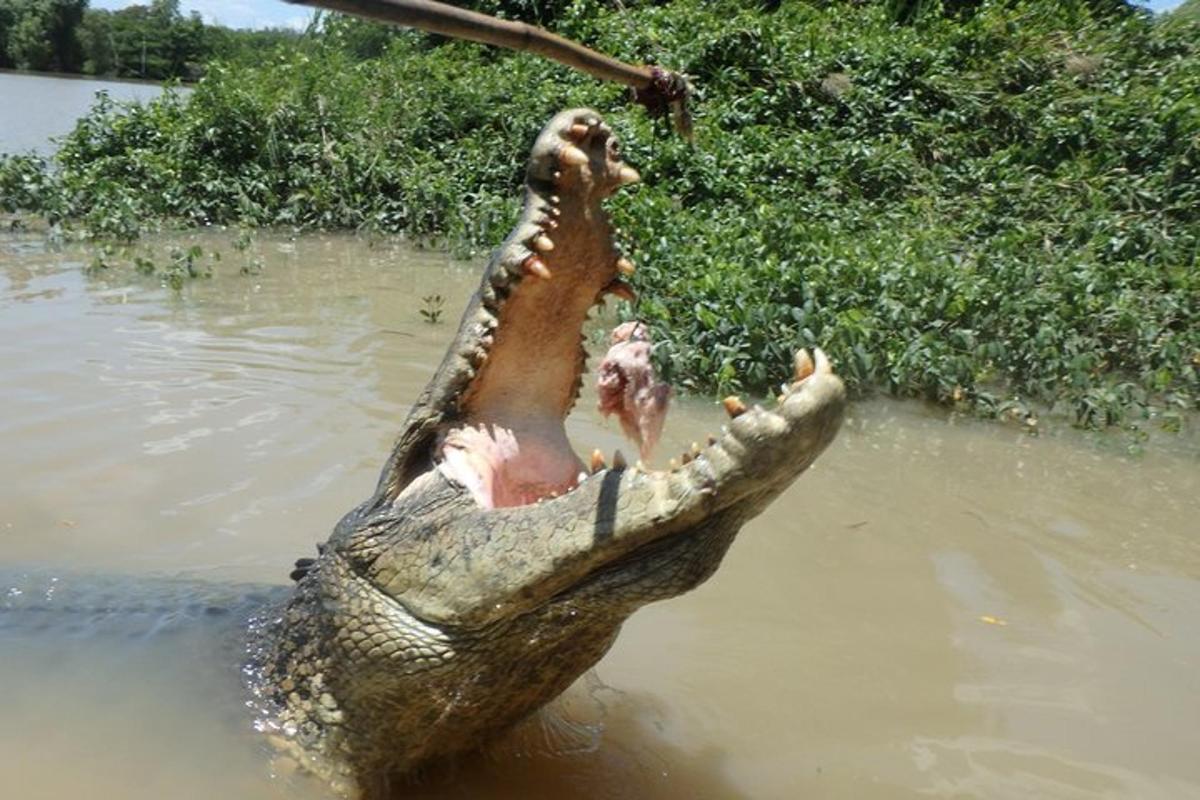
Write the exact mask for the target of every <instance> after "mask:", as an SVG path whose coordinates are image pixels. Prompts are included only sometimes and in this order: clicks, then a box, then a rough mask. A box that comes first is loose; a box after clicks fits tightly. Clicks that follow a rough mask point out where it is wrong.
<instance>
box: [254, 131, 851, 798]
mask: <svg viewBox="0 0 1200 800" xmlns="http://www.w3.org/2000/svg"><path fill="white" fill-rule="evenodd" d="M636 180H637V174H636V172H634V171H632V170H631V169H630V168H628V167H625V166H624V165H623V164H622V162H621V160H620V158H619V154H618V153H617V151H616V146H615V142H614V140H613V139H612V137H611V132H610V131H609V129H608V128H607V126H605V125H604V124H603V123H602V122H600V119H599V115H598V114H596V113H595V112H593V111H589V110H586V109H584V110H575V111H567V112H563V113H562V114H559V115H557V116H556V117H555V118H554V119H553V120H552V121H551V122H550V124H549V125H548V126H547V128H546V129H545V130H544V131H543V132H542V134H541V136H539V138H538V140H537V142H536V143H535V145H534V148H533V153H532V156H531V159H530V162H529V168H528V173H527V181H526V198H525V205H524V210H523V212H522V214H521V218H520V221H519V222H518V224H517V227H516V229H515V230H514V231H513V233H512V234H511V235H510V236H509V237H508V239H507V240H506V241H505V243H504V244H503V246H502V247H501V248H500V250H499V251H498V252H497V253H496V255H495V257H494V258H493V259H492V261H491V263H490V264H489V265H488V267H487V270H486V271H485V273H484V276H483V282H482V285H481V287H480V289H479V292H478V293H477V294H476V295H475V297H474V299H473V300H472V301H471V303H470V305H469V306H468V308H467V310H466V313H465V314H464V316H463V319H462V323H461V325H460V327H459V331H458V335H457V337H456V338H455V340H454V342H453V343H452V344H451V346H450V349H449V351H448V353H447V355H446V357H445V360H444V361H443V363H442V365H441V367H440V368H439V369H438V371H437V374H436V375H435V376H434V378H433V380H432V381H431V382H430V384H429V386H428V387H427V388H426V390H425V392H424V393H423V394H422V395H421V398H420V399H419V400H418V402H417V404H416V406H415V407H414V408H413V410H412V412H411V413H410V415H409V417H408V420H407V423H406V424H405V427H404V430H403V432H402V433H401V435H400V438H399V440H398V442H397V444H396V446H395V449H394V450H393V452H392V455H391V457H390V458H389V460H388V463H387V465H386V466H385V468H384V470H383V475H382V477H381V479H380V482H379V485H378V487H377V489H376V492H375V495H374V496H373V497H372V498H371V499H370V500H368V501H367V502H366V503H364V504H362V505H361V506H359V507H358V508H357V509H355V510H354V511H352V512H350V513H349V514H348V515H347V516H346V517H345V518H344V519H343V520H342V521H341V522H340V523H339V524H338V526H337V528H336V529H335V530H334V533H333V535H332V536H331V538H330V539H329V541H328V542H327V544H326V545H325V546H324V547H323V548H322V551H321V555H320V557H319V558H317V559H316V560H315V562H314V563H310V564H309V563H306V564H304V565H303V567H302V569H300V570H299V571H298V574H299V584H298V586H297V588H296V591H295V594H294V596H293V598H292V599H291V601H290V602H289V603H288V605H287V607H286V608H285V610H284V611H283V612H282V614H281V616H280V618H279V620H278V621H276V622H275V623H273V624H272V625H269V626H268V627H267V630H266V631H265V632H264V637H265V638H264V640H263V641H264V642H266V646H265V647H264V651H263V657H262V661H261V663H260V664H258V665H257V669H258V673H259V675H258V685H259V687H260V691H261V692H262V694H263V695H264V696H265V697H266V699H268V700H269V701H270V702H271V704H272V705H273V707H274V709H275V712H276V715H277V716H276V719H275V720H274V723H275V725H276V726H277V730H278V731H279V732H280V739H281V740H282V742H283V744H284V745H285V746H288V747H290V748H292V749H294V750H301V749H302V750H304V751H305V752H307V753H316V754H319V755H320V756H321V757H322V759H321V760H322V762H323V763H332V764H340V765H343V767H344V768H345V770H346V771H347V772H348V774H349V775H350V776H351V777H352V780H353V781H354V782H355V783H357V785H358V787H359V789H360V790H362V791H363V792H364V793H365V794H368V795H375V794H380V793H382V791H383V789H384V788H386V787H387V786H388V784H389V782H391V781H392V780H393V779H395V778H397V777H399V776H402V775H404V774H405V773H408V772H410V771H412V770H413V769H415V768H418V767H420V766H422V765H424V764H427V763H431V762H435V761H438V760H441V759H443V758H446V757H448V756H452V755H455V754H458V753H462V752H464V751H468V750H471V749H474V748H476V747H478V746H479V745H480V744H481V743H483V742H484V741H485V740H487V739H488V738H489V737H491V736H494V735H496V734H498V733H500V732H502V731H504V730H505V729H507V728H509V727H510V726H512V725H513V724H514V723H516V722H518V721H520V720H521V719H522V718H524V717H526V716H527V715H529V714H530V713H532V712H533V711H535V710H536V709H538V708H539V707H540V706H542V705H544V704H545V703H546V702H548V701H549V700H551V699H553V698H554V697H555V696H556V695H558V694H559V693H561V692H562V691H563V690H564V689H565V688H566V687H567V686H568V685H570V683H571V682H572V681H574V680H575V679H576V678H577V677H578V676H579V675H580V674H582V673H583V672H584V671H586V670H587V669H588V668H589V667H591V666H592V665H593V664H595V663H596V661H598V660H599V659H600V658H601V656H603V655H604V653H605V652H606V651H607V650H608V648H609V646H610V645H611V644H612V642H613V640H614V639H615V637H616V635H617V632H618V631H619V629H620V626H621V623H622V622H623V621H624V620H625V618H626V617H628V616H629V615H630V614H631V613H632V612H633V611H634V610H636V609H637V608H638V607H640V606H642V605H645V604H646V603H650V602H653V601H655V600H660V599H664V598H668V597H673V596H675V595H678V594H681V593H683V592H686V591H688V590H689V589H691V588H693V587H695V586H697V585H698V584H700V583H701V582H703V581H704V580H705V579H706V578H707V577H708V576H709V575H711V574H712V573H713V571H714V570H715V569H716V568H717V566H718V565H719V563H720V561H721V558H722V556H723V555H724V553H725V551H726V549H727V548H728V547H729V545H730V543H731V542H732V541H733V538H734V536H735V535H736V534H737V532H738V530H739V529H740V527H741V526H742V525H743V524H744V523H745V522H746V521H747V520H748V519H750V518H751V517H753V516H755V515H756V514H758V513H759V512H760V511H762V509H763V508H764V507H765V506H766V505H767V504H768V503H769V502H770V501H771V499H773V498H774V497H775V496H776V495H778V494H779V493H780V492H781V491H783V490H784V489H785V488H786V487H787V486H788V485H789V484H790V483H791V482H792V480H794V479H795V478H796V477H797V476H798V475H799V474H800V473H801V472H803V471H804V470H805V469H806V468H807V467H808V466H809V464H811V463H812V462H813V460H814V459H815V458H816V457H817V455H818V454H819V453H820V452H821V451H822V450H823V449H824V448H825V446H826V445H828V444H829V442H830V441H831V440H832V439H833V437H834V435H835V433H836V432H837V429H838V426H839V425H840V423H841V419H842V414H843V409H844V402H845V401H844V392H843V388H842V384H841V382H840V381H839V380H838V379H837V378H836V377H835V376H834V375H833V374H832V371H831V370H830V369H829V366H828V363H827V362H825V361H824V358H823V357H822V356H820V354H819V353H818V358H817V363H816V365H815V371H814V370H813V367H812V365H811V364H808V365H803V366H802V365H801V362H800V360H798V362H797V364H798V365H797V380H796V382H795V383H794V384H793V385H792V386H791V387H790V389H789V390H788V391H787V392H786V393H785V395H784V396H783V398H781V400H780V402H779V404H778V406H777V407H775V408H774V409H772V410H763V409H760V408H757V407H756V408H754V409H752V410H749V411H746V412H745V413H741V414H739V415H738V416H737V417H736V418H735V419H733V420H732V421H731V422H730V424H729V426H728V429H727V431H726V432H725V433H724V434H723V435H722V436H720V437H719V438H718V439H716V440H714V441H713V442H712V443H710V444H709V446H707V447H705V448H703V449H701V450H700V451H699V452H698V453H695V454H689V455H688V456H687V463H685V464H684V465H682V466H680V467H676V468H674V469H672V470H669V471H663V472H649V471H643V470H639V469H637V468H630V467H626V466H625V465H623V464H619V463H614V466H613V467H612V468H598V469H596V470H594V471H593V472H592V473H591V474H590V475H588V477H587V478H586V479H585V480H583V481H582V482H581V483H580V484H579V485H578V487H577V488H574V489H573V490H571V491H569V492H567V493H566V494H563V495H562V496H559V497H555V498H547V499H545V500H542V501H539V502H537V503H535V504H531V505H522V506H515V507H508V508H496V509H484V508H481V507H479V506H478V505H477V504H476V502H475V501H474V499H473V498H472V497H471V495H470V494H469V493H468V491H467V490H466V489H465V488H464V487H463V486H461V485H459V484H458V483H457V482H455V481H454V480H453V479H452V478H450V477H447V474H446V473H445V472H443V471H442V470H440V469H438V468H437V462H438V461H439V457H440V442H441V439H442V437H444V435H445V434H446V432H447V431H448V430H450V429H451V428H453V427H454V426H456V425H462V424H464V423H469V424H475V425H478V424H481V423H486V424H494V425H503V426H505V427H507V428H510V429H511V430H513V431H515V432H516V433H517V435H518V438H520V439H521V440H522V441H533V438H529V439H525V438H524V437H526V436H529V437H536V439H537V440H538V441H540V442H552V443H555V444H559V443H561V444H562V446H563V447H564V448H568V447H569V444H568V443H567V442H566V435H565V432H564V430H563V419H564V418H565V417H566V415H567V413H568V412H569V411H570V409H571V406H572V405H573V404H574V401H575V398H576V396H577V394H578V388H579V384H580V380H581V375H582V370H583V365H584V358H585V354H584V353H583V351H582V347H581V340H580V329H581V327H582V325H583V323H584V321H585V320H586V317H587V314H588V312H589V310H590V309H591V308H592V306H593V305H595V303H596V302H597V301H598V299H599V298H601V297H602V296H603V295H604V294H605V293H608V292H611V293H616V294H619V295H624V294H626V293H627V292H628V287H626V286H625V285H624V284H623V283H622V282H621V281H620V273H622V272H629V271H631V266H630V265H629V264H628V262H626V261H624V260H623V259H620V257H619V254H618V253H617V251H616V250H615V249H614V247H613V244H612V237H611V231H610V227H609V224H608V221H607V218H606V216H605V214H604V212H603V211H602V210H601V205H600V204H601V200H602V199H603V198H604V197H606V196H608V195H609V194H611V193H612V192H613V191H615V190H616V189H617V188H619V187H620V186H621V185H623V184H625V183H632V182H634V181H636ZM541 237H545V238H541ZM547 244H550V245H551V246H550V247H548V246H547ZM547 275H549V276H550V277H547ZM808 373H811V374H808ZM565 452H568V453H569V451H565ZM568 460H569V463H568V465H567V466H568V468H570V469H578V470H584V467H583V464H582V463H581V462H579V461H578V459H576V458H575V457H574V456H573V455H568Z"/></svg>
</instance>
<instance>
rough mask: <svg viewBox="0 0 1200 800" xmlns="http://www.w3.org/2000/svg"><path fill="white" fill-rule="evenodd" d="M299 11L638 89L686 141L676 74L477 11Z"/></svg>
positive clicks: (341, 1)
mask: <svg viewBox="0 0 1200 800" xmlns="http://www.w3.org/2000/svg"><path fill="white" fill-rule="evenodd" d="M287 2H289V3H295V4H297V5H306V6H312V7H314V8H326V9H331V10H333V11H342V12H344V13H346V14H353V15H354V16H356V17H365V18H367V19H374V20H379V21H381V22H390V23H392V24H393V25H402V26H404V27H407V28H419V29H421V30H424V31H429V32H431V33H440V34H442V35H443V36H451V37H454V38H456V39H468V40H470V41H473V42H481V43H483V44H490V45H495V46H497V47H507V48H508V49H510V50H518V51H521V52H527V53H536V54H537V55H540V56H545V57H546V58H550V59H553V60H555V61H558V62H560V63H562V64H565V65H567V66H568V67H572V68H574V69H577V70H579V71H580V72H585V73H587V74H588V75H591V76H593V77H596V78H599V79H601V80H606V81H615V82H616V83H623V84H625V85H626V86H630V87H632V88H633V89H634V97H635V99H636V100H637V102H639V103H641V104H642V105H644V106H646V108H647V109H648V110H649V111H650V113H651V114H653V115H662V114H666V113H667V112H668V111H669V112H671V113H672V115H673V116H674V117H675V124H676V127H677V128H679V129H680V132H681V133H683V134H684V135H687V132H688V130H689V129H690V120H689V119H688V117H687V96H688V93H689V87H688V83H687V80H686V79H685V78H684V77H683V76H682V75H679V74H678V73H674V72H668V71H667V70H664V69H660V68H658V67H651V66H643V67H639V66H634V65H632V64H626V63H625V62H624V61H618V60H617V59H615V58H611V57H609V56H606V55H604V54H603V53H598V52H596V51H595V50H592V49H591V48H588V47H584V46H583V45H581V44H579V43H577V42H573V41H571V40H570V39H564V38H563V37H561V36H558V35H556V34H553V33H550V32H549V31H547V30H543V29H542V28H538V27H535V26H533V25H529V24H527V23H524V22H513V21H510V20H503V19H496V18H495V17H489V16H488V15H486V14H480V13H478V12H476V11H468V10H467V9H465V8H457V7H455V6H451V5H447V4H445V3H437V2H433V1H432V0H287Z"/></svg>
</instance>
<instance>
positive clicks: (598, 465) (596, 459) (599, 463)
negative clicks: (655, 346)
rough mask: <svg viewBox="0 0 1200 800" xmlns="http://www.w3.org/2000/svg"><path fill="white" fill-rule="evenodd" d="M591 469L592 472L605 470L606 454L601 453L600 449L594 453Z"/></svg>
mask: <svg viewBox="0 0 1200 800" xmlns="http://www.w3.org/2000/svg"><path fill="white" fill-rule="evenodd" d="M591 467H592V472H599V471H600V470H602V469H604V453H601V452H600V450H599V449H596V450H593V451H592V463H591Z"/></svg>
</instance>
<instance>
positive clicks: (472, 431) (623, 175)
mask: <svg viewBox="0 0 1200 800" xmlns="http://www.w3.org/2000/svg"><path fill="white" fill-rule="evenodd" d="M639 180H640V177H639V175H638V173H637V171H636V170H634V169H633V168H632V167H629V166H628V165H626V164H625V163H624V162H623V160H622V158H621V155H620V150H619V148H618V146H617V142H616V139H615V138H614V137H613V135H612V131H611V129H610V128H609V127H608V126H607V125H606V124H604V123H603V122H602V121H601V120H600V117H599V115H597V114H596V113H595V112H591V111H588V110H576V111H567V112H563V113H562V114H559V115H558V116H557V117H555V118H554V120H552V121H551V123H550V124H549V125H548V126H547V128H546V129H545V130H544V131H543V132H542V134H541V136H540V137H539V138H538V140H537V142H536V143H535V145H534V148H533V153H532V157H531V159H530V164H529V169H528V173H527V178H526V197H525V203H524V209H523V212H522V215H521V220H520V222H519V223H518V224H517V226H516V228H515V229H514V231H513V233H512V234H511V235H510V236H509V238H508V239H507V240H506V242H505V243H504V245H503V246H502V248H501V250H500V251H499V252H498V253H497V255H496V256H495V258H494V259H493V261H492V263H491V264H490V265H489V267H488V269H487V272H486V273H485V275H484V280H483V285H482V287H481V290H480V292H479V294H478V295H477V297H476V298H475V300H474V302H473V303H472V305H471V306H470V307H468V309H467V312H466V315H465V316H464V319H463V322H462V326H461V328H460V330H459V337H458V340H457V341H456V343H455V345H454V346H452V347H451V351H450V353H449V354H448V356H447V361H446V363H444V364H443V368H442V371H443V372H446V371H448V370H449V371H450V372H451V373H453V374H451V376H450V378H449V379H448V380H447V381H446V382H447V383H448V386H447V389H448V390H449V391H448V393H447V394H448V396H445V397H443V398H441V399H440V400H441V402H442V403H443V404H444V405H445V406H446V408H445V409H443V413H442V415H441V416H440V424H438V426H437V432H436V435H435V436H431V437H430V439H429V442H430V445H431V452H430V453H429V460H430V461H431V462H432V464H431V466H434V467H436V468H437V469H438V470H440V471H441V473H442V474H443V475H444V476H445V477H447V478H448V479H450V480H451V481H452V482H454V483H456V484H458V485H460V486H462V487H463V488H464V489H466V490H467V491H468V492H469V493H470V495H471V496H472V497H473V498H474V500H475V502H476V504H477V505H478V506H479V507H481V508H486V509H493V508H505V507H512V506H522V505H529V504H534V503H538V502H540V501H543V500H546V499H549V498H554V497H558V496H562V495H565V494H569V493H570V492H572V491H573V490H575V489H576V488H577V487H579V486H580V485H582V484H583V483H584V482H586V481H587V480H588V479H589V478H591V477H592V476H593V475H597V474H599V473H603V472H605V471H607V470H610V469H613V470H620V469H624V468H625V467H626V466H627V465H626V464H625V462H624V457H623V456H622V455H620V452H619V451H618V452H617V453H616V454H614V456H613V458H612V461H611V466H609V462H608V460H607V459H606V458H605V456H604V454H602V453H601V452H600V451H599V450H593V451H592V452H591V454H590V456H589V457H588V459H587V461H584V460H583V459H581V458H580V457H579V455H577V453H576V451H575V449H574V448H573V447H572V445H571V443H570V442H569V440H568V438H567V435H566V430H565V427H564V422H565V420H566V417H567V415H568V414H569V413H570V411H571V409H572V407H573V406H574V404H575V402H576V400H577V398H578V396H579V390H580V387H581V386H582V381H583V376H584V371H585V365H586V361H587V353H586V351H585V349H584V347H583V336H582V333H581V331H582V329H583V326H584V324H585V323H586V321H587V319H588V315H589V313H590V312H591V311H592V310H593V308H594V307H596V306H598V305H600V304H602V303H603V302H604V300H605V299H606V298H607V297H608V296H610V295H611V296H616V297H618V298H622V299H625V300H632V299H633V297H634V295H633V290H632V288H631V287H630V286H629V284H627V283H626V282H625V280H624V279H625V278H626V277H628V276H629V275H631V274H633V272H634V266H633V264H632V263H631V262H630V261H629V260H628V259H626V258H624V257H623V256H622V255H621V254H620V252H619V251H618V250H617V248H616V247H615V245H614V243H613V239H612V229H611V226H610V224H609V222H608V218H607V216H606V214H605V213H604V211H603V210H602V208H601V201H603V200H604V198H606V197H608V196H610V195H612V194H613V193H614V192H616V191H617V190H618V189H620V188H621V187H623V186H628V185H631V184H635V183H637V182H638V181H639ZM610 344H611V347H610V349H609V350H608V352H607V354H606V355H605V357H604V358H603V359H602V360H601V361H600V363H599V365H598V367H597V370H596V378H597V393H598V396H599V398H600V410H601V412H602V413H604V414H605V415H609V414H611V415H615V416H617V418H618V420H619V421H620V424H621V427H622V429H623V431H624V432H625V433H626V435H627V436H628V437H629V438H630V439H631V441H632V443H633V445H634V447H635V448H636V449H637V450H638V451H639V453H640V455H642V456H643V457H647V456H648V455H649V452H650V450H651V448H653V446H654V444H655V442H656V441H657V439H658V437H659V434H660V433H661V430H662V426H663V421H664V419H665V416H666V410H667V405H668V401H669V397H670V389H669V388H668V387H667V386H665V385H664V384H662V383H660V382H658V380H657V378H656V377H655V375H654V370H653V367H652V365H651V361H650V353H651V343H650V341H649V336H648V332H647V329H646V328H645V326H643V325H640V324H639V323H626V324H624V325H621V326H619V327H618V328H617V329H616V330H615V331H614V332H613V334H612V338H611V341H610ZM829 371H830V370H829V365H828V362H827V361H826V360H825V359H824V356H823V355H821V354H820V352H819V351H818V352H817V356H816V359H815V361H814V359H812V358H810V357H809V356H808V354H807V353H805V352H804V351H801V352H800V353H798V354H797V361H796V369H795V375H794V381H793V382H792V383H791V384H790V385H789V386H786V387H785V388H784V394H785V396H786V395H787V394H788V393H789V392H792V391H795V390H796V389H797V388H799V387H800V385H801V384H802V383H803V382H804V381H805V380H807V379H808V378H809V377H810V376H811V375H813V374H815V373H828V372H829ZM725 407H726V411H727V412H728V414H729V416H730V417H732V418H735V419H736V418H737V417H739V416H740V415H741V414H742V413H743V412H745V411H746V408H745V406H744V405H743V404H742V403H741V401H740V400H738V399H737V398H727V400H726V402H725ZM756 411H759V412H761V409H756ZM762 413H769V412H762ZM714 447H718V448H719V447H721V442H720V441H719V440H718V439H715V438H711V437H710V439H709V442H708V443H707V445H706V446H704V447H702V446H700V445H699V444H696V445H694V446H693V448H692V449H691V450H689V451H688V452H685V453H683V454H681V456H680V457H679V458H678V460H676V459H672V460H671V462H670V466H669V467H668V469H667V470H664V472H671V471H673V470H677V469H680V468H682V467H685V466H686V465H687V464H689V463H690V462H691V461H693V460H695V459H697V458H703V457H704V456H705V455H706V450H708V449H710V448H714ZM427 463H428V462H427ZM639 466H640V464H639ZM397 488H400V487H397Z"/></svg>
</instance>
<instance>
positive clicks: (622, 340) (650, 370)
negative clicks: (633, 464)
mask: <svg viewBox="0 0 1200 800" xmlns="http://www.w3.org/2000/svg"><path fill="white" fill-rule="evenodd" d="M610 341H611V342H612V346H611V347H610V348H609V349H608V352H607V353H606V354H605V356H604V360H603V361H601V362H600V366H599V367H597V368H596V391H597V394H599V396H600V404H599V405H600V413H602V414H603V415H604V416H606V417H607V416H608V415H610V414H616V415H617V418H618V419H620V420H621V429H622V430H623V431H625V435H626V436H628V437H629V438H630V439H631V440H633V441H634V442H635V443H636V444H637V446H638V451H639V452H640V453H641V456H642V458H648V457H649V456H650V451H651V450H653V449H654V445H655V444H657V443H658V437H659V436H661V435H662V429H663V422H665V421H666V418H667V403H668V402H670V399H671V387H670V386H667V385H666V384H665V383H659V382H658V380H657V377H656V376H655V374H654V367H653V366H652V365H651V364H650V331H649V329H647V327H646V326H645V325H644V324H643V323H641V322H626V323H624V324H622V325H618V326H617V327H616V329H615V330H613V332H612V336H611V338H610Z"/></svg>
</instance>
